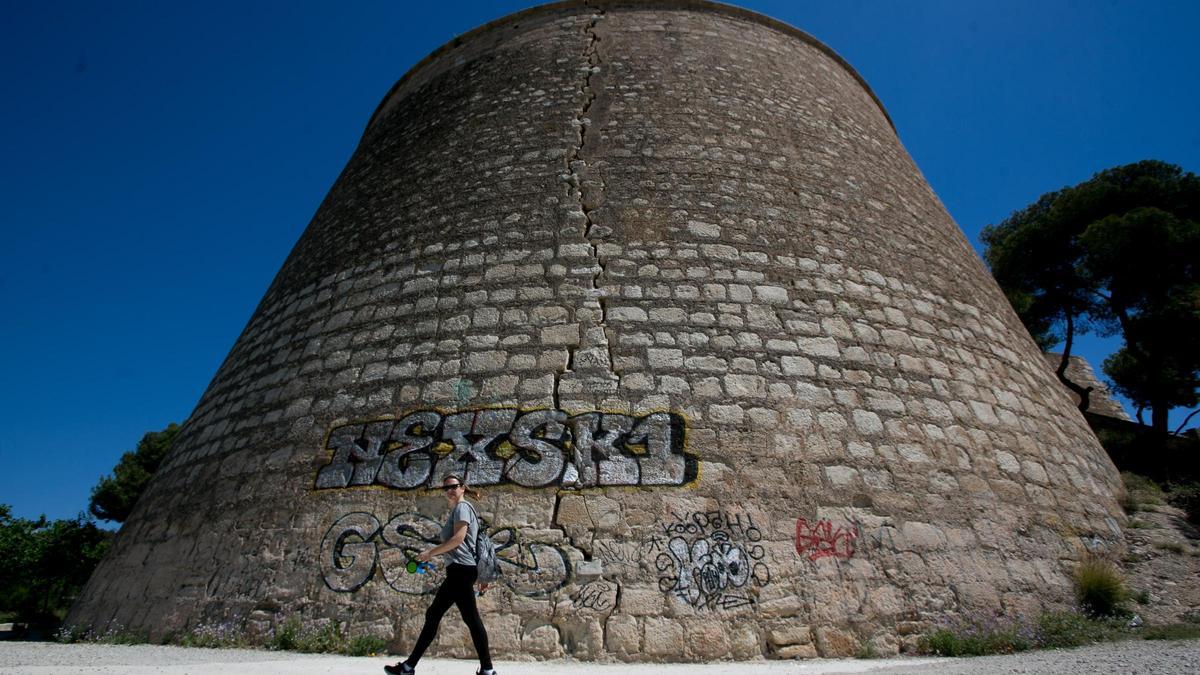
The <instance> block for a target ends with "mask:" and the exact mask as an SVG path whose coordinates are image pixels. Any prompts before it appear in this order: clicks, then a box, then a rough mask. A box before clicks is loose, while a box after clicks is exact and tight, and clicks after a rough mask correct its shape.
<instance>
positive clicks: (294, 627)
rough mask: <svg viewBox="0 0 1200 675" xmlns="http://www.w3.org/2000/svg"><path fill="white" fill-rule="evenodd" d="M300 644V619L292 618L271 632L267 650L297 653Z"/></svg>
mask: <svg viewBox="0 0 1200 675" xmlns="http://www.w3.org/2000/svg"><path fill="white" fill-rule="evenodd" d="M299 644H300V619H297V618H296V617H294V616H293V617H290V618H289V619H288V620H287V621H284V622H283V623H282V624H280V625H279V627H278V628H275V629H273V630H272V631H271V637H270V638H269V639H268V640H267V649H274V650H276V651H295V650H296V647H297V646H298V645H299Z"/></svg>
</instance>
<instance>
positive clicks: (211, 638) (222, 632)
mask: <svg viewBox="0 0 1200 675" xmlns="http://www.w3.org/2000/svg"><path fill="white" fill-rule="evenodd" d="M167 642H171V643H174V644H178V645H181V646H183V647H206V648H209V649H236V648H239V647H247V646H249V645H250V642H249V640H247V639H246V636H245V634H243V633H242V631H241V630H240V629H239V628H237V627H236V626H235V625H234V624H233V623H221V624H216V625H203V626H197V627H196V628H194V629H193V630H192V631H191V632H190V633H187V634H185V635H183V636H182V637H176V638H172V639H170V640H167Z"/></svg>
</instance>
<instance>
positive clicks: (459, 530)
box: [417, 520, 469, 562]
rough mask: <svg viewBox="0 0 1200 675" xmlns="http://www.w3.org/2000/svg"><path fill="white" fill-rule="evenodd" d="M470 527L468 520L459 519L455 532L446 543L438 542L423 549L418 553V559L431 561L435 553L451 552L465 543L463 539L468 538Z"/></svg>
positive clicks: (455, 525)
mask: <svg viewBox="0 0 1200 675" xmlns="http://www.w3.org/2000/svg"><path fill="white" fill-rule="evenodd" d="M468 529H469V527H468V525H467V521H465V520H460V521H458V522H457V523H455V524H454V534H452V535H450V538H449V539H447V540H446V543H444V544H438V545H437V546H434V547H433V548H430V549H425V550H424V551H421V552H420V553H418V554H417V560H420V561H421V562H429V561H430V560H432V559H433V556H435V555H441V554H443V553H449V552H450V551H453V550H454V549H456V548H458V547H459V546H460V545H461V544H462V543H463V540H465V539H466V538H467V530H468Z"/></svg>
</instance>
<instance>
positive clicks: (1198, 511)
mask: <svg viewBox="0 0 1200 675" xmlns="http://www.w3.org/2000/svg"><path fill="white" fill-rule="evenodd" d="M1168 499H1169V501H1170V502H1171V504H1172V505H1174V506H1178V507H1179V508H1181V509H1183V510H1184V512H1185V513H1187V518H1188V520H1190V521H1191V522H1192V523H1195V524H1196V525H1200V482H1196V481H1192V482H1190V483H1177V484H1175V485H1172V486H1171V491H1170V494H1169V497H1168Z"/></svg>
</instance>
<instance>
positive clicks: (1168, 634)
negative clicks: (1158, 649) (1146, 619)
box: [1142, 623, 1200, 640]
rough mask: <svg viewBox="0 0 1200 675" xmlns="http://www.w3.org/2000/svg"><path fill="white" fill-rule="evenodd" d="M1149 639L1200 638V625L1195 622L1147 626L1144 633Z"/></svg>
mask: <svg viewBox="0 0 1200 675" xmlns="http://www.w3.org/2000/svg"><path fill="white" fill-rule="evenodd" d="M1142 637H1144V638H1145V639H1147V640H1195V639H1196V638H1200V626H1197V625H1196V624H1194V623H1173V624H1168V625H1166V626H1147V627H1146V628H1145V630H1144V631H1143V633H1142Z"/></svg>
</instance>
